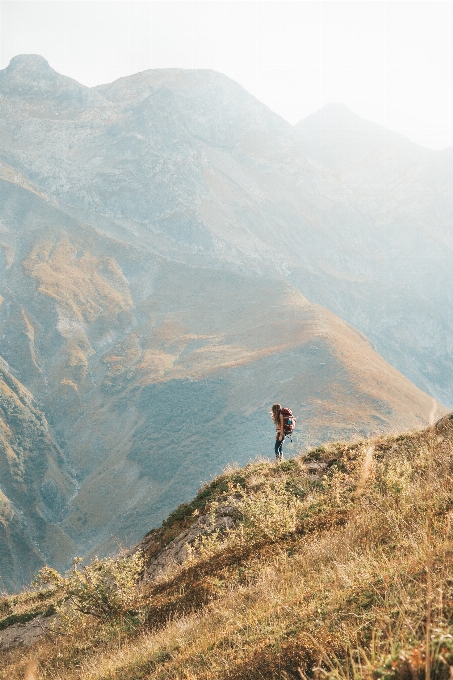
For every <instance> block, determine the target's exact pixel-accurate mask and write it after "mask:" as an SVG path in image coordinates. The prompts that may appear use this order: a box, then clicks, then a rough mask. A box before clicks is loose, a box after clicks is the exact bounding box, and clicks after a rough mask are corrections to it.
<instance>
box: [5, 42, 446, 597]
mask: <svg viewBox="0 0 453 680" xmlns="http://www.w3.org/2000/svg"><path fill="white" fill-rule="evenodd" d="M451 168H452V154H451V152H450V150H446V151H443V152H439V151H430V150H427V149H423V148H421V147H418V146H417V145H415V144H412V143H411V142H409V141H408V140H406V139H405V138H403V137H401V136H400V135H397V134H396V133H392V132H390V131H387V130H385V129H384V128H381V127H379V126H377V125H374V124H372V123H368V122H367V121H364V120H362V119H360V118H359V117H357V116H355V115H354V114H353V113H351V112H350V111H348V110H347V109H345V108H344V107H342V106H340V105H330V106H328V107H324V109H322V110H321V111H320V112H318V113H317V114H314V115H313V116H310V117H309V118H307V119H305V120H304V121H302V122H301V123H299V124H298V125H297V126H295V127H292V126H290V125H289V124H288V123H286V122H285V121H283V120H282V119H281V118H279V117H278V116H277V115H275V114H273V113H272V112H271V111H269V109H267V108H266V107H265V106H264V105H262V104H261V103H260V102H258V101H257V100H256V99H254V98H253V97H252V96H251V95H249V94H248V93H247V92H246V91H245V90H243V89H242V88H241V87H240V86H239V85H237V84H236V83H234V82H233V81H231V80H230V79H228V78H227V77H225V76H223V75H221V74H218V73H215V72H213V71H184V70H173V69H169V70H155V71H145V72H144V73H139V74H136V75H134V76H129V77H127V78H122V79H120V80H118V81H115V82H114V83H112V84H110V85H103V86H99V87H96V88H91V89H90V88H86V87H84V86H82V85H80V84H79V83H77V82H75V81H73V80H71V79H69V78H66V77H65V76H62V75H60V74H58V73H56V72H55V71H54V70H53V69H52V68H51V67H50V66H49V65H48V63H47V62H46V61H45V60H44V59H43V58H42V57H39V56H37V55H25V56H19V57H15V58H14V59H13V60H12V61H11V63H10V65H9V66H8V68H6V69H5V70H3V71H0V197H1V198H0V268H1V272H2V276H1V288H0V296H1V297H0V303H1V304H0V324H1V334H0V355H1V356H2V357H3V364H2V365H3V374H2V375H3V381H0V398H1V399H0V419H1V426H2V430H1V433H0V447H1V448H0V531H2V532H3V534H2V544H1V547H0V575H1V576H2V579H3V581H2V584H3V585H4V587H6V588H7V589H13V588H17V587H18V586H20V584H21V583H22V582H26V581H28V580H29V578H30V575H31V574H32V573H34V571H35V570H36V568H37V567H38V566H39V565H40V564H42V563H43V562H44V561H47V562H49V563H51V564H53V565H55V566H57V567H58V568H63V567H64V566H65V565H66V564H67V563H68V561H69V560H70V558H71V557H72V556H73V555H74V554H76V553H82V554H87V553H88V554H90V553H91V554H93V553H94V552H98V553H106V552H109V551H112V550H114V549H115V546H116V545H117V542H118V541H121V542H126V543H128V544H130V543H133V542H136V541H137V540H139V539H140V538H141V537H142V535H143V534H144V533H146V531H148V530H149V529H150V528H151V526H153V525H156V524H157V523H158V522H159V521H161V520H162V519H163V518H164V517H165V516H166V515H167V514H168V513H169V511H170V510H172V509H173V508H174V507H176V505H178V503H180V502H181V501H184V500H187V499H188V498H190V497H191V496H193V494H194V492H195V491H196V489H197V487H198V486H199V484H200V482H201V481H205V480H207V479H209V478H210V477H211V476H212V475H214V474H216V473H218V472H219V471H220V470H221V469H222V467H224V466H225V465H226V464H228V463H233V462H238V463H241V464H243V463H245V462H247V461H248V460H249V458H251V457H255V456H257V455H266V456H267V455H271V453H272V448H273V447H272V439H273V432H272V430H273V428H272V423H271V421H270V419H269V416H268V413H267V411H268V409H269V407H270V405H271V404H272V402H273V401H276V400H278V401H281V402H283V403H285V404H289V405H291V406H292V408H293V410H294V412H295V413H296V415H298V416H299V420H298V423H299V428H298V429H299V433H298V438H297V443H296V444H294V445H293V449H291V448H288V449H287V450H288V452H290V451H291V450H292V451H295V450H296V448H297V447H302V448H304V447H305V446H307V445H308V444H317V443H320V442H322V441H325V440H327V439H333V438H347V437H350V436H354V435H355V436H365V435H368V434H373V433H378V432H384V431H388V430H390V429H404V428H412V427H415V426H421V425H423V424H425V423H427V422H428V419H429V417H430V413H431V412H433V399H432V397H434V398H435V399H438V400H439V401H441V402H443V403H444V404H445V405H446V406H450V405H451V404H452V403H453V387H452V384H453V382H452V377H453V369H452V367H451V361H450V357H451V347H452V342H453V314H452V309H453V303H452V302H453V301H452V292H451V291H452V287H451V278H452V273H451V266H450V262H449V261H450V259H451V254H452V253H451V251H452V228H451V224H452V220H451V215H452V198H451V197H452V196H453V194H452V191H451V182H452V173H451ZM350 324H351V325H350ZM368 338H369V339H368ZM382 357H383V358H382ZM385 360H387V362H390V364H391V365H389V363H387V362H386V361H385ZM411 381H412V382H411ZM422 390H423V391H422ZM24 395H26V396H24ZM429 395H431V396H429ZM8 404H9V406H8ZM434 406H435V405H434ZM444 412H445V408H444V407H443V406H440V405H437V414H438V415H441V414H442V413H444ZM24 428H25V429H24ZM27 428H28V429H27ZM25 430H26V431H27V432H28V433H29V434H27V435H26V436H25V435H24V432H25ZM24 442H25V443H24ZM17 470H19V472H17Z"/></svg>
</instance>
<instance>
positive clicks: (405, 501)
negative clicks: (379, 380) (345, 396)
mask: <svg viewBox="0 0 453 680" xmlns="http://www.w3.org/2000/svg"><path fill="white" fill-rule="evenodd" d="M452 453H453V417H452V414H449V416H447V417H444V418H443V419H441V420H440V421H438V422H437V424H436V425H435V426H433V427H431V428H428V429H426V430H421V431H413V432H411V433H406V434H400V435H397V436H396V435H393V436H389V437H379V438H376V439H373V440H368V441H367V440H362V441H356V442H349V443H335V444H331V445H329V446H327V447H318V448H316V449H314V450H312V451H310V452H309V453H308V454H307V456H305V457H299V458H297V459H294V460H291V461H284V462H283V463H281V464H270V463H267V462H264V461H260V462H256V463H253V464H248V465H247V466H246V467H245V468H236V469H233V470H229V471H226V472H224V473H223V474H222V475H221V476H220V477H218V478H217V479H215V480H213V481H212V483H210V484H209V485H206V486H205V487H204V488H203V489H201V491H200V492H199V494H198V495H197V496H196V497H195V498H194V500H193V501H192V502H191V503H189V504H186V505H182V506H180V507H179V508H178V510H177V511H176V512H174V513H173V514H172V515H171V516H170V517H169V518H168V519H167V520H166V521H165V522H164V523H163V525H162V527H161V528H160V529H158V530H153V531H152V532H150V533H149V534H148V535H147V536H146V537H145V539H144V540H143V541H142V543H141V544H140V546H139V548H140V549H141V550H142V551H143V554H144V557H145V565H146V571H145V577H144V579H143V580H142V581H141V585H140V588H139V589H138V590H137V591H136V593H135V598H134V600H133V601H131V600H128V605H127V607H128V608H126V609H125V610H123V614H122V615H120V616H114V615H112V614H111V615H110V616H104V618H101V619H96V618H95V617H94V616H90V615H86V614H85V615H83V614H82V615H79V616H78V617H76V618H75V619H73V620H72V623H71V624H70V628H69V629H64V630H62V629H61V628H59V625H61V624H58V620H57V619H54V624H53V628H52V627H51V628H49V627H48V624H46V618H45V617H44V618H41V620H42V621H43V624H42V625H43V626H46V625H47V633H48V637H47V638H45V637H41V639H40V640H38V641H37V642H35V643H34V644H32V646H31V647H27V648H26V649H24V648H23V647H20V646H19V647H18V646H15V645H12V646H11V645H10V646H9V647H7V646H5V645H7V642H6V640H7V639H8V637H7V636H8V629H10V628H14V627H16V629H17V624H15V621H17V620H20V619H21V617H22V620H25V619H26V617H27V616H28V617H29V618H33V617H35V618H36V617H38V616H41V617H43V612H45V611H47V612H48V614H49V613H50V612H51V611H52V603H53V604H56V601H57V600H58V599H59V598H61V597H62V595H63V593H64V590H63V589H64V583H63V582H61V581H60V585H59V586H58V588H57V590H56V591H55V590H52V589H51V590H48V591H45V592H41V593H40V594H39V593H27V594H26V595H23V596H15V597H10V598H3V600H1V601H0V606H1V608H2V610H3V611H4V612H7V616H4V618H3V620H0V627H1V628H3V632H1V633H0V644H2V645H3V666H2V671H1V673H2V674H1V675H0V677H2V678H5V679H6V678H8V680H15V679H16V678H22V677H23V672H24V669H25V668H26V667H27V664H28V668H29V670H30V669H31V668H34V669H38V672H39V677H42V678H50V677H57V678H60V677H65V678H66V679H68V680H70V679H71V678H76V677H77V678H78V679H82V680H88V679H90V680H101V678H102V679H106V678H109V679H110V680H113V679H115V678H118V679H119V678H121V679H122V680H128V679H130V680H132V678H134V679H135V680H136V679H139V678H148V677H153V678H156V679H158V678H159V679H162V680H164V679H165V680H169V679H170V678H171V679H176V678H182V677H185V678H197V679H199V680H208V679H209V680H211V679H213V678H219V679H225V680H227V679H228V680H236V679H237V680H243V679H250V680H256V678H269V679H271V678H275V679H277V678H300V677H301V675H302V677H312V676H314V677H316V678H321V677H327V678H345V679H346V678H348V677H351V674H352V673H354V674H355V675H356V676H357V677H374V678H377V679H379V678H386V679H389V680H393V679H395V680H403V679H404V678H407V677H424V676H423V673H424V672H425V669H426V667H427V668H428V669H429V672H430V675H431V676H432V677H438V678H447V677H449V672H450V671H449V667H450V666H451V664H452V662H453V645H452V642H451V640H452V635H451V633H452V630H453V628H452V620H453V607H452V602H453V591H452V582H451V578H450V574H451V568H452V564H451V530H452V529H451V511H452V503H453V498H452V492H451V489H452V488H453V484H452V482H453V478H452V476H453V468H452V459H453V458H452ZM219 518H223V520H224V521H223V522H221V521H219ZM225 520H228V521H225ZM226 527H228V528H226ZM184 536H185V537H186V541H189V542H190V543H191V549H189V550H188V549H187V548H186V560H185V562H184V561H183V562H181V561H180V562H179V563H178V562H176V563H175V562H172V560H171V559H169V557H168V556H170V558H171V556H173V555H174V554H175V553H174V549H173V548H174V546H175V545H176V544H177V543H178V541H180V540H181V537H184ZM159 560H160V563H161V564H164V565H165V566H166V573H165V574H162V571H161V572H160V573H161V575H160V576H158V577H157V578H156V576H153V574H155V569H154V566H155V565H156V563H157V562H159ZM123 564H124V565H125V564H126V563H125V562H123ZM96 569H97V570H98V571H97V572H94V571H93V572H92V575H93V576H94V574H95V573H99V564H98V566H97V567H96ZM81 573H83V572H81ZM89 573H90V572H89V571H88V575H89ZM100 587H101V583H100ZM90 592H92V593H94V592H95V590H92V591H90ZM102 592H104V594H105V591H102ZM131 592H132V593H133V592H134V590H133V588H132V589H131ZM79 597H80V598H82V599H80V600H77V597H76V598H75V600H74V602H75V603H77V602H78V601H79V602H85V603H87V602H88V600H87V599H83V598H85V595H84V594H83V593H82V594H81V595H79ZM57 606H58V605H57ZM63 611H65V612H67V611H68V609H67V607H66V608H64V609H63ZM68 630H69V634H68ZM11 632H12V631H11ZM16 635H17V631H16ZM9 639H12V638H11V637H10V638H9ZM427 653H428V655H429V656H428V657H427V656H426V654H427ZM30 659H32V660H34V661H33V665H30V663H29V660H30Z"/></svg>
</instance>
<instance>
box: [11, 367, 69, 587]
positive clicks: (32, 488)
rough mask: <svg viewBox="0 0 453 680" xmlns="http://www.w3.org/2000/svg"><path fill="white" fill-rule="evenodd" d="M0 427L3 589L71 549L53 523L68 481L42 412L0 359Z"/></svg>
mask: <svg viewBox="0 0 453 680" xmlns="http://www.w3.org/2000/svg"><path fill="white" fill-rule="evenodd" d="M0 427H1V429H0V480H1V484H0V545H1V550H0V575H1V582H0V585H1V588H2V591H4V590H7V591H8V590H13V589H14V588H18V587H19V588H20V587H21V586H22V585H25V584H27V583H29V581H30V579H31V577H32V576H33V575H34V574H35V573H36V571H37V569H39V568H40V567H42V566H43V565H44V564H45V563H46V562H51V563H53V564H55V566H57V567H60V568H62V567H64V566H65V565H66V564H67V562H68V559H70V558H71V556H72V555H73V553H74V549H75V543H74V542H73V541H72V540H71V539H70V538H69V537H68V536H67V535H66V534H65V532H64V531H63V530H62V529H61V528H60V527H59V523H60V522H61V520H62V518H63V517H64V515H65V511H66V510H67V507H68V503H69V500H70V497H71V495H72V493H73V491H74V483H73V480H72V478H71V476H70V474H69V472H68V466H67V463H66V461H65V458H64V456H63V453H62V451H61V450H60V449H59V447H58V446H57V444H56V443H55V441H54V439H53V438H52V434H51V430H50V428H49V425H48V423H47V420H46V418H45V416H44V414H43V413H42V411H40V409H39V408H37V407H36V404H35V403H34V399H33V397H32V395H31V394H30V392H29V391H28V390H27V389H26V388H25V387H24V386H23V385H22V384H21V383H20V382H19V381H18V380H16V379H15V378H14V377H13V376H12V375H11V373H10V372H9V370H8V366H7V364H6V362H4V361H3V360H1V359H0Z"/></svg>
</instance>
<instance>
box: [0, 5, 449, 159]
mask: <svg viewBox="0 0 453 680" xmlns="http://www.w3.org/2000/svg"><path fill="white" fill-rule="evenodd" d="M0 8H1V9H0V12H1V13H0V25H1V32H0V39H1V50H0V56H1V68H5V67H6V66H7V65H8V63H9V60H10V59H11V57H13V56H15V55H16V54H24V53H37V54H41V55H43V56H44V57H45V58H46V59H47V60H48V61H49V63H50V65H51V66H52V67H53V68H55V69H56V70H57V71H59V72H60V73H64V74H66V75H68V76H71V77H72V78H75V79H76V80H78V81H79V82H81V83H84V84H85V85H90V86H92V85H97V84H99V83H105V82H111V81H112V80H115V79H116V78H118V77H120V76H124V75H128V74H130V73H136V72H137V71H142V70H144V69H148V68H163V67H179V68H212V69H216V70H217V71H221V72H222V73H225V74H226V75H228V76H230V77H231V78H233V79H234V80H236V81H237V82H239V83H240V84H241V85H243V87H245V88H246V89H247V90H248V91H249V92H251V93H252V94H254V95H255V96H256V97H257V98H258V99H260V100H261V101H262V102H264V103H265V104H267V105H268V106H269V107H270V108H271V109H272V110H274V111H276V112H277V113H279V114H280V115H281V116H283V118H286V120H288V121H290V122H291V123H296V122H297V121H298V120H300V119H301V118H304V117H305V116H307V115H308V114H310V113H312V112H313V111H316V110H317V109H318V108H320V107H321V106H323V105H324V104H326V103H327V102H331V101H339V102H343V103H344V104H346V105H347V106H348V107H349V108H350V109H352V110H353V111H355V112H356V113H358V114H359V115H361V116H363V117H364V118H367V119H369V120H373V121H376V122H377V123H381V124H382V125H385V126H386V127H389V128H392V129H394V130H397V131H398V132H402V133H403V134H405V135H407V136H408V137H410V138H411V139H413V140H414V141H416V142H418V143H419V144H422V145H424V146H429V147H432V148H443V147H446V146H451V145H453V82H452V80H453V66H452V59H453V56H452V55H453V33H452V32H453V2H449V1H443V2H436V1H434V0H429V1H428V2H412V1H407V2H406V1H404V2H398V1H396V0H387V1H384V2H374V1H368V0H356V1H353V2H343V1H342V0H338V1H326V2H323V1H322V2H319V1H316V0H307V1H297V0H295V1H293V2H285V1H284V0H281V1H274V2H266V1H264V0H260V1H259V2H251V1H250V2H249V1H243V2H235V1H231V2H229V1H222V0H219V1H217V0H209V1H204V2H190V1H189V0H186V1H177V0H175V1H172V0H166V1H165V2H154V1H150V0H141V1H140V0H138V1H137V0H135V1H132V2H127V1H126V0H23V1H22V0H14V1H8V0H7V1H2V2H0Z"/></svg>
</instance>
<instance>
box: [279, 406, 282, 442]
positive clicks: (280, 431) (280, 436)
mask: <svg viewBox="0 0 453 680" xmlns="http://www.w3.org/2000/svg"><path fill="white" fill-rule="evenodd" d="M278 438H279V439H280V440H281V439H283V414H282V413H280V430H279V432H278Z"/></svg>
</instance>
